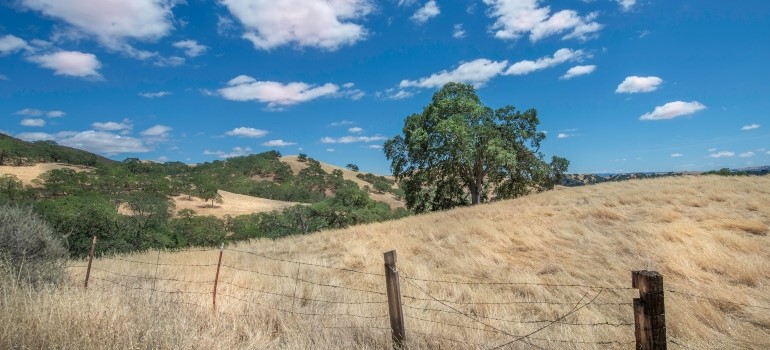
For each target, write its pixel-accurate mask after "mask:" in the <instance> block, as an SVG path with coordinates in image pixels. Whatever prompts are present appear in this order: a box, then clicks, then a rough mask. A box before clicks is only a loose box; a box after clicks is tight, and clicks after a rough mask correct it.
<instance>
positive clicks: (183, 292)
mask: <svg viewBox="0 0 770 350" xmlns="http://www.w3.org/2000/svg"><path fill="white" fill-rule="evenodd" d="M91 278H93V279H95V280H98V281H104V282H109V283H112V284H115V285H117V286H119V287H122V288H123V289H126V290H152V289H150V288H144V287H141V286H139V287H131V286H128V285H125V284H122V283H120V282H116V281H113V280H110V279H107V278H99V277H96V276H91ZM155 291H156V292H160V293H166V294H198V295H210V294H211V292H190V291H183V290H175V291H169V290H160V289H157V290H155Z"/></svg>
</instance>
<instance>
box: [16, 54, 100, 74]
mask: <svg viewBox="0 0 770 350" xmlns="http://www.w3.org/2000/svg"><path fill="white" fill-rule="evenodd" d="M27 60H29V61H30V62H33V63H37V64H38V65H39V66H40V67H43V68H48V69H51V70H53V71H54V74H56V75H66V76H71V77H78V78H91V79H101V77H102V75H101V74H99V72H98V70H99V68H101V66H102V64H101V63H100V62H99V60H98V59H97V58H96V56H95V55H94V54H90V53H83V52H79V51H59V52H55V53H52V54H46V55H38V56H29V57H27Z"/></svg>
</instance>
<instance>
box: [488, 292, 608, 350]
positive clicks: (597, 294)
mask: <svg viewBox="0 0 770 350" xmlns="http://www.w3.org/2000/svg"><path fill="white" fill-rule="evenodd" d="M600 294H602V290H601V289H600V290H599V292H598V293H596V295H595V296H594V297H593V299H591V300H589V301H588V302H587V303H585V304H583V306H580V303H581V302H582V301H583V299H584V298H585V297H586V296H587V295H588V293H586V294H583V297H582V298H580V300H579V301H578V302H577V304H575V307H574V308H572V310H570V311H569V312H567V313H566V314H564V315H562V316H561V317H559V318H557V319H556V320H554V322H551V323H549V324H547V325H545V326H542V327H540V328H538V329H536V330H534V331H532V332H530V333H529V334H526V335H523V336H520V337H518V338H516V339H514V340H511V341H510V342H507V343H505V344H503V345H500V346H497V347H494V348H492V350H495V349H500V348H503V347H506V346H508V345H511V344H513V343H515V342H518V341H521V340H523V339H525V338H527V337H529V336H531V335H533V334H535V333H537V332H540V331H542V330H544V329H546V328H548V327H550V326H551V325H553V324H554V323H556V321H558V320H562V319H564V318H566V317H567V316H569V315H571V314H573V313H575V312H577V311H578V310H580V309H582V308H584V307H586V306H587V305H589V304H591V303H592V302H593V301H594V300H596V298H598V297H599V295H600Z"/></svg>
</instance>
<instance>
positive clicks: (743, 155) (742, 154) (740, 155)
mask: <svg viewBox="0 0 770 350" xmlns="http://www.w3.org/2000/svg"><path fill="white" fill-rule="evenodd" d="M753 156H754V152H744V153H741V154H739V155H738V157H741V158H749V157H753Z"/></svg>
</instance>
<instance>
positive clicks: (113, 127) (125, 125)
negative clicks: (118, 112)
mask: <svg viewBox="0 0 770 350" xmlns="http://www.w3.org/2000/svg"><path fill="white" fill-rule="evenodd" d="M91 127H92V128H94V129H96V130H100V131H119V130H131V128H133V125H131V124H130V123H129V122H128V121H127V120H124V121H123V122H120V123H118V122H103V123H102V122H94V123H91Z"/></svg>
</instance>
